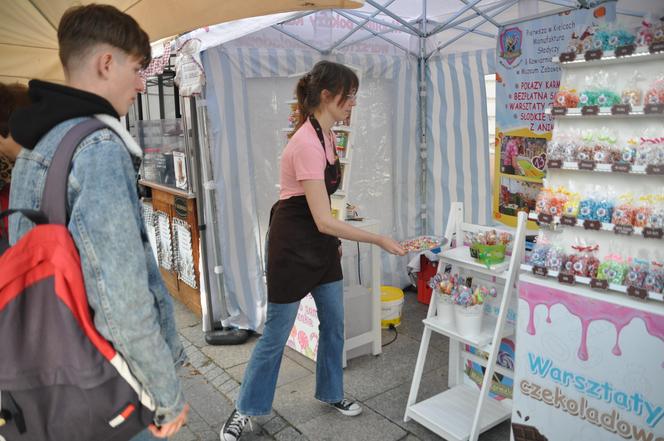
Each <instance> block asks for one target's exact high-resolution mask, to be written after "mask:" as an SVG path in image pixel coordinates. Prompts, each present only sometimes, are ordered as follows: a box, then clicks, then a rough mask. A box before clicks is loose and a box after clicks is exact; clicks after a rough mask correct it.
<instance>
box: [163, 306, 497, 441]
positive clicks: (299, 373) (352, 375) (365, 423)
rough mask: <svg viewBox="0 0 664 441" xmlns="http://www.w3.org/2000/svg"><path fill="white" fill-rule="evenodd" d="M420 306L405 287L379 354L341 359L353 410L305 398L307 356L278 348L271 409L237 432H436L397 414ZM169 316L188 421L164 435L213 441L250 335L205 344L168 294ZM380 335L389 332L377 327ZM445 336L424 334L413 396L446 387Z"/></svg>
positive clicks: (390, 437) (331, 437) (283, 435)
mask: <svg viewBox="0 0 664 441" xmlns="http://www.w3.org/2000/svg"><path fill="white" fill-rule="evenodd" d="M426 312H427V306H426V305H422V304H420V303H418V302H417V301H416V296H415V295H414V294H413V293H406V299H405V303H404V309H403V314H402V325H401V326H399V327H398V331H399V335H398V338H397V340H396V341H395V342H394V343H393V344H390V345H388V346H386V347H384V348H383V354H381V355H379V356H377V357H375V356H372V355H365V356H362V357H358V358H354V359H352V360H349V362H348V367H347V368H346V369H345V371H344V382H345V390H346V394H347V396H350V397H352V398H354V399H356V400H358V401H359V402H361V404H362V406H363V407H364V412H363V413H362V415H360V416H358V417H356V418H347V417H343V416H342V415H341V414H339V413H338V412H336V411H335V410H334V409H331V408H330V407H328V406H325V405H324V404H322V403H320V402H318V401H317V400H315V399H314V398H313V392H314V383H315V375H314V372H315V365H314V363H313V362H312V361H311V360H309V359H307V358H305V357H303V356H301V355H300V354H298V353H297V352H295V351H293V350H291V349H290V348H286V352H285V354H284V358H283V360H282V364H281V370H280V373H279V379H278V382H277V391H276V395H275V400H274V406H273V408H274V410H273V412H272V414H271V415H269V416H267V417H261V418H253V419H252V423H253V430H252V431H249V430H247V431H245V435H243V437H242V440H246V441H258V440H277V441H307V440H310V441H337V440H350V441H418V440H421V441H433V440H442V438H440V437H439V436H437V435H435V434H434V433H432V432H430V431H429V430H427V429H426V428H424V427H423V426H421V425H419V424H418V423H416V422H414V421H410V422H408V423H404V422H403V414H404V411H405V406H406V401H407V398H408V392H409V389H410V383H411V379H412V373H413V370H414V367H415V361H416V359H417V353H418V350H419V343H420V340H421V337H422V322H421V320H422V318H424V317H425V316H426ZM176 317H177V321H178V329H179V331H180V335H181V338H182V341H183V343H184V345H185V347H186V351H187V354H188V355H189V359H190V362H191V364H190V365H189V366H187V367H185V368H183V370H182V372H181V378H182V382H183V387H184V393H185V396H186V398H187V400H188V402H189V404H190V406H191V412H190V414H189V423H188V424H187V426H186V427H184V428H183V429H182V430H181V431H180V432H179V433H178V434H177V435H176V436H175V437H173V438H171V441H199V440H200V441H213V440H214V441H216V440H219V430H220V429H221V426H222V424H223V423H224V421H225V420H226V418H228V415H230V413H231V411H232V410H233V402H234V400H235V398H236V397H237V394H238V391H239V386H240V382H241V381H242V375H243V374H244V370H245V367H246V365H247V362H248V361H249V357H250V355H251V351H252V349H253V347H254V345H255V344H256V340H257V339H256V337H253V338H251V339H250V340H249V341H248V342H247V343H245V344H243V345H239V346H208V345H207V344H206V343H205V340H204V338H203V334H202V331H201V324H200V320H199V318H198V317H197V316H196V315H194V314H193V313H191V312H190V311H189V310H187V309H186V308H185V307H184V306H183V305H181V304H179V303H177V301H176ZM383 332H384V333H383V342H389V341H390V340H392V338H393V334H392V332H391V331H383ZM447 347H448V339H447V338H446V337H443V336H440V335H436V334H434V335H432V338H431V346H430V349H429V354H428V356H427V363H426V366H425V369H424V371H425V374H424V376H423V379H422V385H421V387H420V396H419V397H418V399H420V400H421V399H425V398H428V397H429V396H432V395H434V394H436V393H439V392H441V391H443V390H445V389H446V388H447V360H448V359H447ZM499 440H500V441H503V440H509V422H505V423H503V424H501V425H499V426H497V427H495V428H494V429H492V430H490V431H488V432H486V433H484V434H482V436H480V441H499Z"/></svg>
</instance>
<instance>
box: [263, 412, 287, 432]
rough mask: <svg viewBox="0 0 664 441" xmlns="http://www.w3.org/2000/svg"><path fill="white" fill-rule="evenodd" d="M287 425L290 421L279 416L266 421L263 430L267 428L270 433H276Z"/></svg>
mask: <svg viewBox="0 0 664 441" xmlns="http://www.w3.org/2000/svg"><path fill="white" fill-rule="evenodd" d="M286 427H288V423H287V422H286V421H285V420H284V419H283V418H281V417H279V416H277V417H274V418H272V419H271V420H270V421H268V422H267V423H265V424H264V425H263V430H265V431H266V432H267V433H269V434H270V435H274V434H275V433H277V432H279V431H281V430H283V429H284V428H286Z"/></svg>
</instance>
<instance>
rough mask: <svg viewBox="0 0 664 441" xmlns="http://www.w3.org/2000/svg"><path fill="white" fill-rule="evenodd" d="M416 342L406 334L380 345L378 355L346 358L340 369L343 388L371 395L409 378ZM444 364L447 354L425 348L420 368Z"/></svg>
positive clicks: (362, 397)
mask: <svg viewBox="0 0 664 441" xmlns="http://www.w3.org/2000/svg"><path fill="white" fill-rule="evenodd" d="M419 346H420V345H419V343H418V342H416V341H415V340H413V339H412V338H410V337H408V336H406V335H400V336H399V337H398V338H397V340H396V341H395V342H394V343H393V344H391V345H389V346H386V347H384V348H383V354H382V355H379V356H372V355H365V356H362V357H358V358H355V359H353V360H350V361H349V362H348V367H347V368H346V370H345V372H344V374H345V375H344V382H345V388H346V391H347V392H348V393H350V394H351V395H353V396H354V397H355V398H358V399H360V400H366V399H368V398H371V397H375V396H376V395H379V394H381V393H383V392H385V391H387V390H390V389H392V388H394V387H397V386H399V385H400V384H402V383H405V382H410V381H411V379H412V376H413V371H414V369H415V362H416V361H417V353H418V351H419ZM441 366H447V354H443V353H442V352H440V351H438V350H437V349H435V348H429V353H428V355H427V360H426V363H425V367H424V372H428V371H430V370H433V369H436V368H439V367H441Z"/></svg>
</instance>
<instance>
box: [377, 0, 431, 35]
mask: <svg viewBox="0 0 664 441" xmlns="http://www.w3.org/2000/svg"><path fill="white" fill-rule="evenodd" d="M366 2H367V3H368V4H370V5H371V6H373V7H374V8H376V9H378V10H380V11H381V12H382V13H383V14H385V15H387V16H388V17H390V18H393V19H394V20H396V21H397V22H399V23H401V24H402V25H404V26H405V27H407V28H408V29H410V30H411V31H413V32H414V33H415V35H419V33H420V31H419V30H418V29H417V28H416V27H415V26H413V25H411V24H410V23H408V22H407V21H406V20H404V19H403V18H401V17H399V16H398V15H396V14H395V13H394V12H392V11H390V10H389V9H387V8H385V7H384V6H382V5H381V4H379V3H376V1H375V0H366Z"/></svg>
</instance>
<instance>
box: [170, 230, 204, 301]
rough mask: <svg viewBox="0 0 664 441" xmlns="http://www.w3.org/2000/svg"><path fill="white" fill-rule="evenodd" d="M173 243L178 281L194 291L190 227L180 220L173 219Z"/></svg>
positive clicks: (195, 285) (194, 274)
mask: <svg viewBox="0 0 664 441" xmlns="http://www.w3.org/2000/svg"><path fill="white" fill-rule="evenodd" d="M173 239H174V240H173V242H174V243H175V247H174V248H175V261H176V263H177V265H176V266H177V271H178V279H180V280H182V281H183V282H184V283H186V284H187V285H189V286H191V287H192V288H194V289H196V288H197V287H198V284H197V283H196V271H195V269H194V268H195V266H194V252H193V248H192V243H191V226H190V225H189V224H188V223H187V222H185V221H183V220H182V219H178V218H173Z"/></svg>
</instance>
